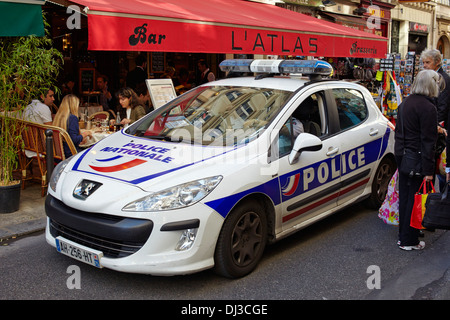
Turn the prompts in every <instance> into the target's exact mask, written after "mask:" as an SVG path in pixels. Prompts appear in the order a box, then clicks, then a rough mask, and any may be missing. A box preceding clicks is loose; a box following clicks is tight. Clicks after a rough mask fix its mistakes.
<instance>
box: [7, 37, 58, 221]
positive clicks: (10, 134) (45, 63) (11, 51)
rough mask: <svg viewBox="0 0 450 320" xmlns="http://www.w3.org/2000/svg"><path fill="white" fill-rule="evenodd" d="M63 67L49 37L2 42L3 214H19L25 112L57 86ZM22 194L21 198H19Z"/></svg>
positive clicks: (19, 38) (9, 38)
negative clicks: (18, 173)
mask: <svg viewBox="0 0 450 320" xmlns="http://www.w3.org/2000/svg"><path fill="white" fill-rule="evenodd" d="M61 63H62V55H61V53H60V52H59V51H58V50H56V49H55V48H53V47H52V41H51V39H50V38H49V37H47V36H45V37H36V36H27V37H4V38H0V213H9V212H14V211H16V210H18V208H19V199H20V180H19V181H18V180H15V179H14V177H13V171H14V170H15V169H17V167H18V162H19V158H18V153H17V150H20V148H21V144H22V139H21V138H22V137H21V128H20V127H18V126H20V123H19V122H17V121H15V120H14V118H15V117H17V118H21V117H22V113H23V110H24V109H25V108H26V106H27V105H28V104H29V103H30V102H31V100H32V99H36V98H38V97H40V96H41V94H44V95H45V93H46V92H47V91H48V89H49V88H50V87H51V86H52V84H54V82H55V79H56V77H57V76H58V73H59V70H60V68H61V66H60V64H61ZM17 193H18V196H17Z"/></svg>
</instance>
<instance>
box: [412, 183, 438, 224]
mask: <svg viewBox="0 0 450 320" xmlns="http://www.w3.org/2000/svg"><path fill="white" fill-rule="evenodd" d="M428 184H430V185H431V189H429V188H427V185H428ZM434 192H435V190H434V186H433V183H431V182H426V181H425V180H424V181H422V184H421V185H420V188H419V190H418V191H417V192H416V194H415V195H414V206H413V209H412V212H411V221H410V226H411V227H413V228H415V229H425V228H424V227H423V226H422V220H423V216H424V214H425V204H426V202H427V197H428V195H429V194H430V193H434Z"/></svg>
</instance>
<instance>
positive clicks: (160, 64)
mask: <svg viewBox="0 0 450 320" xmlns="http://www.w3.org/2000/svg"><path fill="white" fill-rule="evenodd" d="M164 64H165V63H164V52H153V53H152V64H151V68H152V72H164Z"/></svg>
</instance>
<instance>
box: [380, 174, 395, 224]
mask: <svg viewBox="0 0 450 320" xmlns="http://www.w3.org/2000/svg"><path fill="white" fill-rule="evenodd" d="M397 181H398V170H396V171H395V173H394V175H393V176H392V178H391V181H389V185H388V190H387V193H386V198H385V199H384V201H383V204H382V205H381V207H380V209H379V210H378V217H379V218H380V219H381V220H383V221H384V223H386V224H390V225H393V226H398V205H399V202H398V200H399V198H398V190H397Z"/></svg>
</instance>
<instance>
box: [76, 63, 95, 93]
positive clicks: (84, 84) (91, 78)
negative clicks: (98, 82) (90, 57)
mask: <svg viewBox="0 0 450 320" xmlns="http://www.w3.org/2000/svg"><path fill="white" fill-rule="evenodd" d="M79 84H80V92H85V91H93V90H94V89H95V68H80V81H79Z"/></svg>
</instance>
